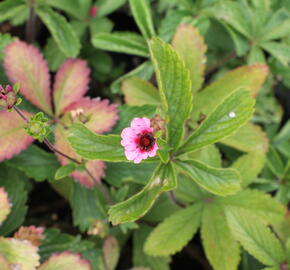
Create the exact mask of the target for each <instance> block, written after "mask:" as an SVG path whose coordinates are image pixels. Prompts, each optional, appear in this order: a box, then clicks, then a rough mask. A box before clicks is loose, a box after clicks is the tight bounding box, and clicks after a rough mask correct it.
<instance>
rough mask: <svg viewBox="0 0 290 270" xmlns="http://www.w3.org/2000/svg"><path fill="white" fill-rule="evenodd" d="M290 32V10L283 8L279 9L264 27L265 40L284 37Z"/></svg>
mask: <svg viewBox="0 0 290 270" xmlns="http://www.w3.org/2000/svg"><path fill="white" fill-rule="evenodd" d="M289 34H290V18H289V12H287V10H286V9H284V8H281V9H279V10H277V11H276V12H275V13H274V14H273V15H272V16H271V18H270V19H269V20H268V22H267V24H266V25H265V26H264V27H263V35H262V36H261V37H262V40H263V41H269V40H273V39H279V38H283V37H285V36H287V35H289Z"/></svg>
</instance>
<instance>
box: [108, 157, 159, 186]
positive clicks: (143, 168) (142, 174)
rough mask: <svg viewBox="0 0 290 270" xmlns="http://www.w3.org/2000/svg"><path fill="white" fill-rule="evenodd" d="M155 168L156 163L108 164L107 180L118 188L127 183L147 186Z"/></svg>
mask: <svg viewBox="0 0 290 270" xmlns="http://www.w3.org/2000/svg"><path fill="white" fill-rule="evenodd" d="M155 167H156V163H144V162H141V163H139V164H134V163H127V162H126V163H124V162H122V163H118V162H115V163H107V164H106V178H105V180H106V181H107V182H109V183H110V184H111V185H113V186H116V187H120V186H121V185H123V184H124V182H127V181H129V182H131V181H132V182H135V183H139V184H142V185H146V184H147V182H148V179H150V176H151V175H152V171H154V169H155Z"/></svg>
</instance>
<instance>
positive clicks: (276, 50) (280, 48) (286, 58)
mask: <svg viewBox="0 0 290 270" xmlns="http://www.w3.org/2000/svg"><path fill="white" fill-rule="evenodd" d="M260 46H261V47H262V48H263V49H264V50H266V51H267V52H268V53H270V54H271V55H272V56H273V57H275V58H276V59H277V60H278V61H279V62H280V63H281V64H283V65H284V66H288V64H289V62H290V46H289V45H287V44H284V43H279V42H274V41H269V42H263V43H262V44H261V45H260Z"/></svg>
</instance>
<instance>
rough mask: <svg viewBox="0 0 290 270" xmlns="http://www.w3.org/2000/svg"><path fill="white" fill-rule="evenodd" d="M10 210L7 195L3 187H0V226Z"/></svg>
mask: <svg viewBox="0 0 290 270" xmlns="http://www.w3.org/2000/svg"><path fill="white" fill-rule="evenodd" d="M10 209H11V205H10V202H9V198H8V194H7V192H6V191H5V189H4V188H3V187H0V224H2V222H3V221H4V220H5V219H6V217H7V216H8V214H9V213H10ZM0 226H1V225H0Z"/></svg>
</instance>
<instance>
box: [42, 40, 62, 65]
mask: <svg viewBox="0 0 290 270" xmlns="http://www.w3.org/2000/svg"><path fill="white" fill-rule="evenodd" d="M43 52H44V56H45V59H46V61H47V63H48V66H49V69H50V70H52V71H57V69H58V68H59V67H60V65H61V64H62V63H63V62H64V60H65V59H66V56H65V54H64V53H63V52H62V51H61V50H60V49H59V47H58V46H57V44H56V42H55V41H54V40H53V39H52V38H49V39H48V40H47V43H46V45H45V47H44V51H43Z"/></svg>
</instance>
